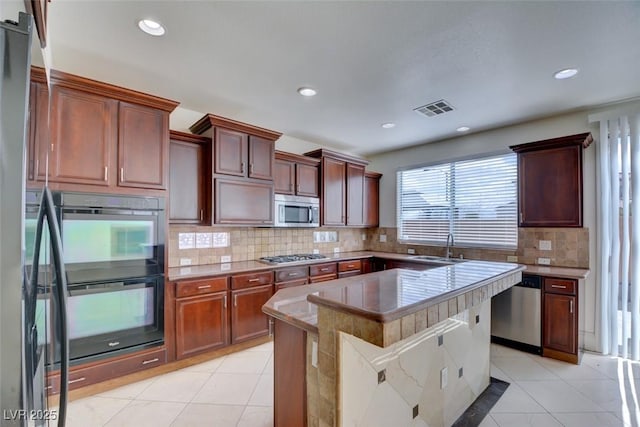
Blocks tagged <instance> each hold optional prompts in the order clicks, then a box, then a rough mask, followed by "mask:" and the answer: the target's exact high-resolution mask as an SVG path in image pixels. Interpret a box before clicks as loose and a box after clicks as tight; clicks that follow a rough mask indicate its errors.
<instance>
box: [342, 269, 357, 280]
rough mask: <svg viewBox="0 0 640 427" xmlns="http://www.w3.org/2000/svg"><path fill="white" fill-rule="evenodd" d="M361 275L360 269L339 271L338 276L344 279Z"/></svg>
mask: <svg viewBox="0 0 640 427" xmlns="http://www.w3.org/2000/svg"><path fill="white" fill-rule="evenodd" d="M359 275H360V270H352V271H343V272H340V273H338V278H339V279H343V278H345V277H351V276H359Z"/></svg>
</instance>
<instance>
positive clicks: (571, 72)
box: [553, 68, 578, 80]
mask: <svg viewBox="0 0 640 427" xmlns="http://www.w3.org/2000/svg"><path fill="white" fill-rule="evenodd" d="M576 74H578V69H577V68H565V69H564V70H560V71H558V72H556V73H555V74H554V75H553V77H555V78H556V79H558V80H564V79H570V78H571V77H573V76H575V75H576Z"/></svg>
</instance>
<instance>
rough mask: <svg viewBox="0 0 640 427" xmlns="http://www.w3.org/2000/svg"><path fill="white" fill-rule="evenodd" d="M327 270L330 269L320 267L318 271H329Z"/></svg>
mask: <svg viewBox="0 0 640 427" xmlns="http://www.w3.org/2000/svg"><path fill="white" fill-rule="evenodd" d="M329 270H330V269H329V267H326V268H321V269H320V271H329Z"/></svg>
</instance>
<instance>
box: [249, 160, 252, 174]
mask: <svg viewBox="0 0 640 427" xmlns="http://www.w3.org/2000/svg"><path fill="white" fill-rule="evenodd" d="M249 173H251V174H252V173H253V163H249Z"/></svg>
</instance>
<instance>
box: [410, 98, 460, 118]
mask: <svg viewBox="0 0 640 427" xmlns="http://www.w3.org/2000/svg"><path fill="white" fill-rule="evenodd" d="M413 111H415V112H416V113H419V114H423V115H425V116H427V117H433V116H438V115H440V114H444V113H448V112H449V111H453V105H451V104H449V103H448V102H447V101H445V100H444V99H441V100H440V101H436V102H432V103H431V104H427V105H423V106H422V107H418V108H414V109H413Z"/></svg>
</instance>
